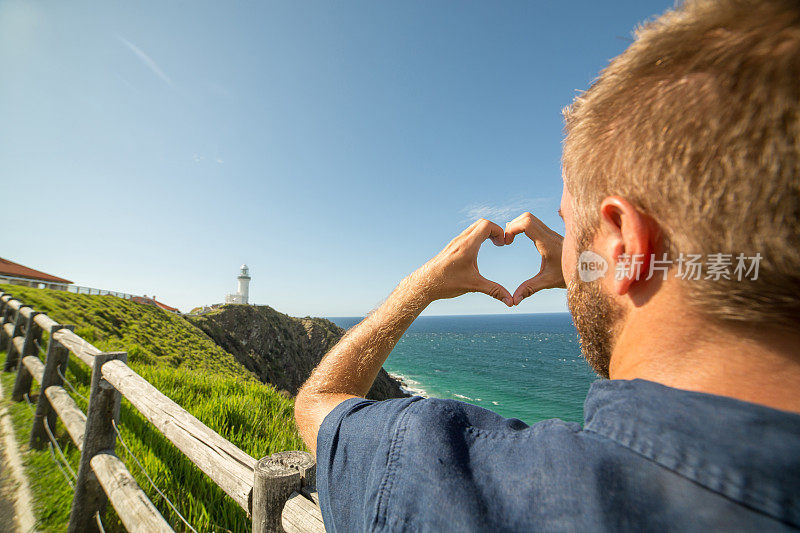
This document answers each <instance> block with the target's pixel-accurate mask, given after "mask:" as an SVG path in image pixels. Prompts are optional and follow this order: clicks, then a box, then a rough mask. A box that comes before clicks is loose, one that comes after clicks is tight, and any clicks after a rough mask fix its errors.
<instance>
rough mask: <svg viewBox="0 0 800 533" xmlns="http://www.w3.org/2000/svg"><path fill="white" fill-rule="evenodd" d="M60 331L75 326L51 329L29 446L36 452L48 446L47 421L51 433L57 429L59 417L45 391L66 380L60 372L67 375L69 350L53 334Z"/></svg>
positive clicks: (53, 327) (58, 326) (59, 326)
mask: <svg viewBox="0 0 800 533" xmlns="http://www.w3.org/2000/svg"><path fill="white" fill-rule="evenodd" d="M60 329H68V330H70V331H74V330H75V326H62V325H57V326H52V327H51V328H50V341H49V342H48V343H47V356H46V357H45V363H44V372H43V373H42V383H41V384H40V386H39V400H38V401H37V402H36V415H35V416H34V417H33V427H32V428H31V439H30V442H29V446H30V447H31V448H32V449H35V450H41V449H43V448H44V447H45V445H46V444H47V432H46V431H45V429H44V422H45V420H47V424H48V427H50V430H51V431H52V430H53V429H55V427H56V418H57V415H56V412H55V411H54V410H53V406H52V405H50V400H48V399H47V395H46V394H45V393H44V391H46V390H47V387H49V386H51V385H58V386H61V385H63V384H64V380H63V379H61V375H60V374H59V372H61V374H66V373H67V359H68V358H69V350H67V349H66V348H65V347H64V345H63V344H61V343H60V342H58V341H57V340H55V339H54V338H53V334H54V333H55V332H56V331H58V330H60Z"/></svg>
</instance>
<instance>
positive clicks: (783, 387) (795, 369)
mask: <svg viewBox="0 0 800 533" xmlns="http://www.w3.org/2000/svg"><path fill="white" fill-rule="evenodd" d="M670 300H672V301H670ZM645 307H646V308H647V309H645V308H644V307H643V308H639V309H636V310H633V311H632V312H630V313H629V314H628V316H627V319H626V321H625V324H624V325H623V327H622V329H621V331H620V332H619V336H618V338H617V342H616V344H615V346H614V352H613V355H612V358H611V368H610V375H611V378H612V379H635V378H641V379H646V380H649V381H655V382H658V383H661V384H663V385H667V386H669V387H674V388H678V389H685V390H692V391H697V392H706V393H709V394H717V395H720V396H729V397H732V398H737V399H739V400H743V401H746V402H752V403H757V404H762V405H766V406H768V407H772V408H775V409H782V410H785V411H793V412H796V413H800V395H798V394H797V390H798V387H800V348H798V347H800V336H798V335H797V334H793V333H791V332H787V331H780V330H772V331H770V330H767V329H765V328H764V327H762V326H759V327H752V326H746V325H743V326H741V327H738V326H718V325H714V324H711V323H710V322H709V321H708V320H707V319H704V318H702V317H700V316H698V315H697V314H695V313H692V312H690V311H688V310H687V311H686V312H676V309H687V307H686V306H685V304H684V303H678V302H676V301H675V300H674V299H673V298H669V297H666V298H657V299H654V301H651V302H649V303H648V304H647V305H646V306H645Z"/></svg>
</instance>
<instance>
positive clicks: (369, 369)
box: [303, 276, 429, 397]
mask: <svg viewBox="0 0 800 533" xmlns="http://www.w3.org/2000/svg"><path fill="white" fill-rule="evenodd" d="M428 303H429V301H428V300H427V299H426V298H425V297H424V295H423V294H422V291H420V290H419V285H418V284H417V283H415V281H414V277H413V276H409V277H408V278H406V279H404V280H403V281H402V282H400V284H399V285H398V286H397V287H396V288H395V290H394V291H392V294H390V295H389V297H388V298H387V299H386V301H385V302H383V304H381V305H380V307H378V308H377V309H376V310H375V311H373V312H372V313H370V315H369V316H367V318H365V319H364V320H363V321H361V323H359V324H358V325H357V326H355V327H353V328H352V329H351V330H350V331H349V332H348V333H347V334H346V335H345V336H344V337H343V338H342V339H341V340H340V341H339V342H338V343H337V344H336V346H334V347H333V349H331V351H330V352H328V354H327V355H325V357H324V358H323V359H322V361H321V362H320V364H319V366H317V368H316V370H314V372H313V373H312V374H311V377H310V378H309V379H308V381H307V382H306V383H305V385H303V390H304V391H306V392H312V391H313V392H317V393H338V394H349V395H353V396H362V397H363V396H366V394H367V392H368V391H369V389H370V387H372V383H373V382H374V381H375V378H376V377H377V375H378V372H379V371H380V369H381V366H382V365H383V363H384V361H386V358H387V357H388V356H389V354H390V353H391V351H392V349H393V348H394V347H395V345H396V344H397V341H399V340H400V337H401V336H402V335H403V333H405V331H406V329H408V327H409V326H410V325H411V323H412V322H413V321H414V320H415V319H416V318H417V316H419V314H420V313H421V312H422V311H423V310H424V309H425V307H427V305H428Z"/></svg>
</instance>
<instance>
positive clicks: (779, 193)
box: [295, 0, 800, 531]
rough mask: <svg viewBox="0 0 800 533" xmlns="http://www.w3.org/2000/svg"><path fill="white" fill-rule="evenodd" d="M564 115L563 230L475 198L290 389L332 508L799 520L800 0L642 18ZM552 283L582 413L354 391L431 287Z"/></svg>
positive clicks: (427, 521)
mask: <svg viewBox="0 0 800 533" xmlns="http://www.w3.org/2000/svg"><path fill="white" fill-rule="evenodd" d="M565 119H566V140H565V143H564V154H563V178H564V192H563V197H562V200H561V209H560V213H561V214H562V216H563V218H564V223H565V227H566V235H565V237H564V239H563V247H562V239H561V237H560V236H559V235H557V234H556V233H554V232H553V231H551V230H550V229H548V228H547V227H546V226H544V224H542V223H541V222H540V221H539V220H538V219H536V218H535V217H534V216H533V215H531V214H529V213H526V214H523V215H522V216H520V217H519V218H517V219H516V220H514V221H513V222H511V223H509V224H508V225H507V226H506V227H505V228H501V227H499V226H498V225H496V224H494V223H492V222H489V221H485V220H481V221H478V222H476V223H475V224H473V225H472V226H470V227H469V228H468V229H467V230H466V231H465V232H464V233H462V234H461V235H459V236H458V237H456V238H455V239H454V240H453V241H452V242H451V243H450V244H449V245H448V246H447V247H446V248H445V249H444V250H443V251H442V252H441V253H440V254H439V255H437V256H436V257H434V258H433V259H431V260H430V261H429V262H428V263H427V264H425V265H424V266H422V267H421V268H420V269H419V270H417V271H416V272H414V273H413V274H411V275H410V276H409V277H407V278H406V279H404V280H403V281H402V282H401V283H400V284H399V285H398V286H397V288H396V289H395V290H394V292H392V294H391V295H390V296H389V298H388V299H387V300H386V301H385V302H384V303H383V304H382V305H381V306H380V307H379V308H378V309H377V310H375V311H374V312H373V313H372V314H371V315H370V316H368V317H367V318H366V319H365V320H364V321H363V322H362V323H361V324H359V325H358V326H356V327H355V328H353V329H352V330H350V331H349V332H348V334H347V335H346V336H345V337H344V338H343V339H342V340H341V342H340V343H339V344H338V345H337V346H336V347H334V349H333V350H331V352H330V353H329V354H327V355H326V356H325V358H324V359H323V360H322V361H321V363H320V364H319V366H318V368H317V369H316V370H315V371H314V373H313V374H312V376H311V377H310V378H309V380H308V382H307V383H306V384H305V385H304V387H303V388H302V390H301V391H300V393H299V394H298V396H297V401H296V407H295V414H296V419H297V423H298V426H299V428H300V431H301V434H302V435H303V438H304V439H305V441H306V443H307V444H308V447H309V449H311V450H315V451H316V455H317V461H318V471H317V472H318V478H317V480H318V490H319V495H320V505H321V507H322V512H323V516H324V518H325V524H326V527H327V528H328V529H329V530H330V531H357V530H380V531H384V530H386V531H394V530H408V531H480V530H492V529H501V530H515V531H536V530H568V531H598V530H609V531H618V530H626V531H642V530H680V531H684V530H694V531H708V530H748V531H781V530H793V529H795V528H799V527H800V414H799V413H800V348H798V347H800V4H798V3H797V2H796V1H788V0H787V1H779V0H770V1H760V2H759V1H746V0H724V1H722V0H720V1H692V2H687V3H686V4H685V5H683V6H681V7H679V8H677V9H676V10H674V11H671V12H668V13H666V14H665V15H663V16H661V17H660V18H658V19H657V20H655V21H653V22H651V23H649V24H647V25H645V26H643V27H642V28H640V29H639V30H638V31H637V38H636V40H635V42H634V43H633V44H632V45H631V46H630V47H629V48H628V49H627V50H626V51H625V52H624V53H623V54H622V55H620V56H619V57H617V58H616V59H615V60H613V61H612V62H611V63H610V65H609V66H608V67H607V68H606V69H605V70H604V71H603V72H602V74H601V76H600V77H599V79H598V80H597V81H596V82H595V83H594V84H593V85H592V87H591V88H590V89H589V90H588V91H586V92H585V93H584V94H583V95H581V96H580V97H578V98H577V99H576V100H575V102H574V103H573V104H572V106H571V107H570V108H568V109H567V110H566V111H565ZM522 233H524V234H525V235H526V236H527V237H529V238H530V239H531V240H532V241H533V242H534V244H535V245H536V247H537V248H538V250H539V251H540V253H541V255H542V267H541V271H540V272H539V274H538V275H537V276H535V277H534V278H532V279H530V280H528V281H527V282H525V283H523V284H522V285H521V286H520V287H519V288H518V289H516V291H515V293H514V294H513V295H512V294H510V293H509V291H507V290H506V289H505V288H503V287H502V286H500V285H498V284H497V283H494V282H491V281H489V280H486V279H485V278H483V277H482V276H481V275H480V273H479V272H478V270H477V263H476V256H477V253H478V249H479V247H480V245H481V243H482V242H483V241H484V240H486V239H491V240H492V242H494V244H496V245H498V246H502V245H508V244H511V242H512V241H513V240H514V239H515V237H516V236H517V235H520V234H522ZM698 258H699V259H698ZM697 267H700V268H699V269H698V268H697ZM564 280H567V283H566V284H565V282H564ZM564 285H566V286H567V299H568V304H569V308H570V311H571V313H572V315H573V318H574V321H575V325H576V327H577V330H578V334H579V336H580V340H581V349H582V351H583V352H584V355H585V357H586V358H587V360H588V361H589V363H590V364H591V365H592V366H593V368H595V369H596V370H597V372H598V373H599V374H601V375H602V376H604V377H609V378H610V379H609V380H602V381H598V382H596V383H595V384H594V385H593V386H592V388H591V390H590V391H589V394H588V396H587V399H586V403H585V406H584V410H585V422H584V424H583V425H582V426H581V425H579V424H573V423H565V422H562V421H559V420H548V421H545V422H540V423H538V424H534V425H533V426H530V427H528V426H527V425H525V424H523V423H522V422H520V421H519V420H514V419H504V418H502V417H500V416H499V415H497V414H495V413H492V412H491V411H487V410H485V409H481V408H479V407H476V406H473V405H469V404H465V403H461V402H455V401H450V400H437V399H422V398H419V397H413V398H407V399H397V400H389V401H384V402H373V401H367V400H364V399H363V396H364V394H365V393H366V392H367V390H368V389H369V387H370V384H371V383H372V380H373V379H374V378H375V375H376V373H377V372H378V369H379V368H380V367H381V365H382V363H383V362H384V360H385V358H386V357H387V355H388V354H389V352H390V351H391V350H392V348H393V347H394V346H395V343H396V342H397V341H398V339H399V338H400V336H401V335H402V334H403V332H404V331H405V330H406V328H407V327H408V326H409V325H410V324H411V323H412V321H413V320H414V319H415V318H416V317H417V316H418V315H419V313H420V312H421V311H422V310H423V309H425V307H426V306H427V305H428V304H430V303H431V302H433V301H434V300H437V299H440V298H453V297H456V296H459V295H461V294H464V293H466V292H470V291H478V292H483V293H486V294H488V295H490V296H492V297H494V298H497V299H499V300H502V301H504V302H505V303H506V304H507V305H518V304H519V303H520V302H521V301H522V300H523V298H526V297H529V296H531V295H532V294H534V293H535V292H537V291H539V290H542V289H547V288H552V287H562V286H564ZM535 386H536V383H535V382H533V383H531V387H535Z"/></svg>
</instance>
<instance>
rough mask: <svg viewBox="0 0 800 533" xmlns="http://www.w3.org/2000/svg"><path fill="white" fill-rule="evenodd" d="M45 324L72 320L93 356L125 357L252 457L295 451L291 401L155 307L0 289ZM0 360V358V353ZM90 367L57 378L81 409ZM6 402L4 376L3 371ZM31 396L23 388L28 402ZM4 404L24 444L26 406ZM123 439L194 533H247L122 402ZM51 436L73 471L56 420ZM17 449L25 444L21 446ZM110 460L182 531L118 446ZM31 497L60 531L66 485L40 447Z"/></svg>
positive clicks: (32, 461) (229, 507)
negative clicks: (71, 389)
mask: <svg viewBox="0 0 800 533" xmlns="http://www.w3.org/2000/svg"><path fill="white" fill-rule="evenodd" d="M0 289H2V290H3V291H5V292H9V293H11V294H13V295H14V296H15V297H17V298H18V299H20V300H22V301H23V302H25V303H27V304H30V305H32V306H33V308H34V309H35V310H37V311H40V312H45V313H47V314H48V315H49V316H50V317H52V318H53V319H54V320H56V321H58V322H60V323H64V324H74V325H75V326H76V332H77V333H78V334H79V335H81V336H82V337H83V338H84V339H86V340H88V341H89V342H91V343H92V344H94V345H95V346H97V347H98V348H100V349H101V350H106V351H126V352H128V363H129V365H130V366H131V367H132V368H133V369H134V370H136V371H137V372H138V373H140V374H141V375H142V376H143V377H144V378H145V379H147V380H148V381H150V383H152V384H153V385H154V386H155V387H156V388H158V389H159V390H160V391H161V392H163V393H164V394H166V395H167V396H168V397H170V398H172V399H173V400H174V401H175V402H177V403H178V404H180V405H181V406H182V407H184V408H185V409H186V410H187V411H189V412H190V413H192V414H193V415H194V416H196V417H197V418H198V419H200V420H201V421H202V422H203V423H205V424H206V425H208V426H209V427H210V428H212V429H214V430H215V431H217V432H218V433H220V434H221V435H222V436H223V437H225V438H227V439H228V440H230V441H231V442H233V443H234V444H236V445H237V446H239V447H240V448H241V449H242V450H244V451H245V452H246V453H248V454H250V455H251V456H252V457H254V458H256V459H258V458H260V457H263V456H265V455H269V454H271V453H273V452H276V451H280V450H299V449H304V448H303V444H302V441H301V439H300V437H299V436H298V434H297V431H296V428H295V426H294V422H293V419H292V409H293V401H292V400H291V399H290V398H286V397H285V396H284V395H282V394H280V393H278V392H277V391H276V390H275V389H274V388H273V387H272V386H270V385H265V384H262V383H260V382H259V381H258V380H256V379H255V377H254V376H253V375H252V374H251V373H250V372H249V371H248V370H246V369H245V368H244V367H242V366H241V365H240V364H239V363H237V362H236V361H235V360H234V358H233V356H231V355H230V354H229V353H227V352H225V351H224V350H222V349H221V348H219V347H218V346H217V345H216V344H214V343H213V342H212V341H211V340H210V339H209V338H208V337H207V336H206V335H205V334H204V333H202V332H201V331H200V330H199V329H197V328H196V327H195V326H193V325H191V324H189V323H188V322H187V321H186V320H184V319H183V318H181V317H179V316H176V315H171V314H169V313H166V312H164V311H162V310H160V309H157V308H155V307H151V306H146V305H141V304H136V303H133V302H130V301H127V300H122V299H120V298H116V297H114V296H88V295H77V294H71V293H66V292H63V291H51V290H44V289H30V288H26V287H17V286H10V285H0ZM0 357H1V358H2V359H4V358H5V354H2V356H0ZM89 373H90V370H89V369H88V368H87V367H85V366H83V364H82V363H80V362H78V361H77V360H76V359H75V358H74V357H71V358H70V365H69V369H68V372H67V374H66V377H67V378H68V379H69V380H70V381H71V382H72V383H73V384H74V385H75V387H76V389H77V391H78V394H73V397H74V398H75V400H76V401H77V403H78V405H79V406H80V407H81V409H83V410H84V411H85V410H86V401H85V400H84V399H83V398H82V397H81V395H83V396H88V394H89V392H88V387H87V385H88V379H89ZM1 379H2V383H3V388H4V390H5V393H6V398H7V396H8V395H9V394H10V391H11V387H12V385H13V379H14V376H13V374H3V375H2V378H1ZM37 394H38V390H34V391H32V395H31V400H32V401H34V402H35V400H36V395H37ZM3 401H4V402H6V404H7V405H8V406H9V408H10V411H11V414H12V419H13V421H14V425H15V429H16V431H17V436H18V438H19V440H21V441H23V442H27V437H28V436H29V434H30V424H31V422H32V419H33V413H32V411H31V409H30V408H29V407H28V406H27V404H26V403H24V402H23V403H11V402H10V401H8V400H7V399H4V400H3ZM120 431H121V434H122V437H123V439H124V440H125V442H126V443H127V444H128V446H129V447H130V449H131V451H132V452H133V453H134V455H136V456H137V457H138V458H139V460H140V462H141V463H142V464H143V465H144V467H145V469H146V470H147V472H148V473H149V474H150V476H151V477H152V478H153V480H154V481H155V483H156V485H157V486H158V487H159V488H160V489H161V490H162V491H163V492H164V493H165V494H166V495H167V496H168V497H169V498H170V499H171V500H172V502H173V503H174V504H175V505H176V506H177V507H178V510H179V511H180V512H181V514H183V515H184V516H185V517H186V519H187V520H188V521H189V523H190V524H192V526H193V527H194V528H195V529H197V530H198V531H234V532H239V531H248V530H249V520H248V519H247V517H246V515H245V513H244V511H242V510H241V509H240V508H239V506H238V505H237V504H236V503H235V502H234V501H233V500H232V499H230V498H229V497H227V496H226V495H225V494H224V493H223V492H222V491H221V490H220V489H219V488H217V487H216V486H215V485H214V484H213V483H212V482H211V481H210V480H209V479H208V478H207V477H206V476H205V474H203V473H202V472H200V470H199V469H197V468H196V467H195V466H194V465H192V464H191V462H189V461H188V460H187V459H186V458H185V457H184V456H183V455H182V454H181V453H180V452H179V451H178V450H177V449H176V448H175V447H174V446H172V444H171V443H169V441H167V439H165V438H164V437H163V436H162V435H161V434H160V433H159V432H158V431H157V430H156V429H155V428H154V427H153V426H152V425H151V424H150V423H149V422H147V420H145V419H144V418H143V417H142V416H141V415H140V414H139V413H138V412H137V411H136V410H135V409H134V408H133V407H132V406H131V405H130V404H129V403H128V402H127V401H126V400H124V399H123V405H122V411H121V415H120ZM56 436H57V437H58V440H59V442H60V444H61V446H62V448H66V456H67V458H68V459H69V460H70V463H71V465H72V468H73V469H74V470H75V471H77V467H78V457H79V454H78V451H77V449H76V448H75V447H74V445H72V444H71V442H70V440H69V436H68V435H67V434H66V432H65V430H64V429H63V426H62V425H61V424H60V423H59V424H58V427H57V432H56ZM24 448H26V447H24ZM117 455H119V457H120V458H121V459H123V461H125V464H126V465H127V466H128V469H129V470H130V471H131V473H132V474H133V475H134V477H135V478H136V480H137V482H138V483H139V485H140V486H141V487H142V488H143V489H144V490H145V492H146V493H147V494H148V496H149V497H150V499H151V500H152V501H153V503H154V504H155V505H156V507H158V509H159V511H160V512H161V513H162V514H163V515H164V517H165V518H166V519H167V521H169V522H170V524H171V525H172V526H173V528H174V529H175V530H176V531H184V530H185V531H189V529H188V528H186V526H185V525H184V524H183V523H182V522H181V521H180V519H179V518H178V517H177V515H176V514H175V513H174V512H173V511H172V510H171V509H170V508H169V506H168V505H167V504H166V503H165V502H164V501H163V499H162V498H161V497H160V496H159V495H158V493H157V492H156V491H155V490H154V489H153V488H152V487H151V485H150V483H149V482H148V481H147V479H146V478H145V476H144V475H143V474H142V473H141V471H140V469H139V467H138V466H137V465H136V463H135V461H134V460H133V459H132V458H131V457H130V456H129V455H128V454H127V452H126V451H125V449H124V447H123V446H122V445H121V444H119V443H118V444H117ZM26 465H27V468H28V469H29V473H30V480H31V483H32V489H33V491H34V497H35V498H36V500H37V501H36V502H35V507H36V509H35V511H36V513H37V518H38V519H39V520H40V527H41V529H42V530H45V531H63V530H64V529H65V527H66V522H67V519H68V517H69V505H70V502H71V496H72V489H71V488H70V486H69V485H68V484H67V482H66V480H65V479H64V476H63V475H62V473H61V472H60V471H59V470H58V468H57V467H56V465H55V463H54V462H53V458H52V457H51V453H50V451H49V450H47V449H45V450H44V451H41V452H39V451H28V452H26ZM104 523H105V525H106V530H107V531H112V530H119V529H121V526H120V525H119V522H118V520H117V518H116V515H115V514H114V512H113V510H112V509H111V506H109V511H108V512H107V513H106V516H105V517H104Z"/></svg>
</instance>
